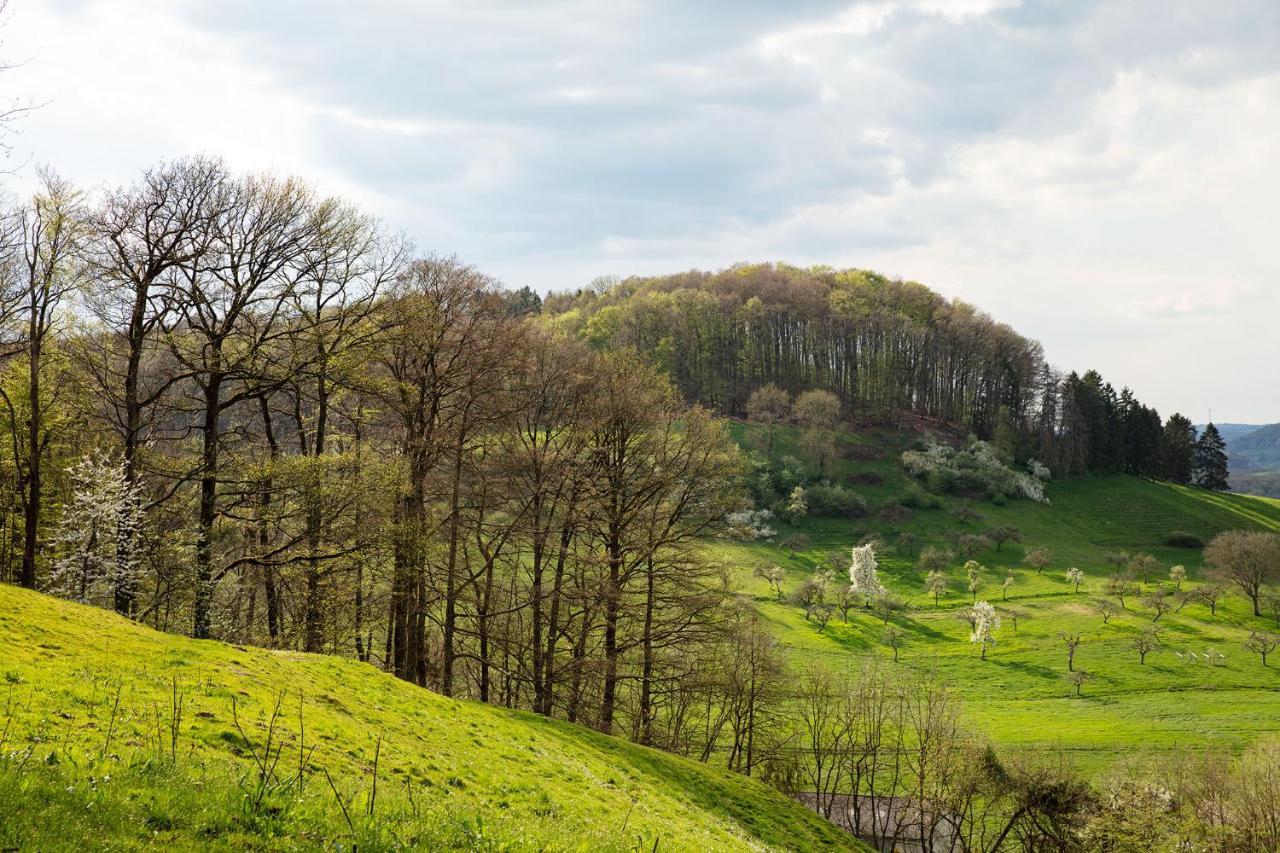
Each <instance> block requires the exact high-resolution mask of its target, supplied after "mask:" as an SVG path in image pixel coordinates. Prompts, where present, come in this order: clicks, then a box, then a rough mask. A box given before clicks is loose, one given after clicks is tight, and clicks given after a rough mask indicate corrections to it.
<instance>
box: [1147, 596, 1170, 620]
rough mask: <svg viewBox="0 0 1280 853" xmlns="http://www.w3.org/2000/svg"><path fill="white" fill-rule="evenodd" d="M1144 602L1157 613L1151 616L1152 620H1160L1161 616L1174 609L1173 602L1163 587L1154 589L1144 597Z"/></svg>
mask: <svg viewBox="0 0 1280 853" xmlns="http://www.w3.org/2000/svg"><path fill="white" fill-rule="evenodd" d="M1142 603H1143V604H1145V605H1146V606H1147V609H1148V610H1150V611H1151V612H1153V613H1154V614H1155V615H1154V616H1152V617H1151V621H1152V622H1159V621H1160V617H1161V616H1163V615H1165V614H1166V613H1168V612H1169V611H1170V610H1172V609H1173V604H1172V603H1171V602H1170V601H1169V597H1168V596H1167V595H1166V594H1165V591H1164V590H1163V589H1156V590H1153V591H1152V592H1151V594H1150V595H1147V596H1146V597H1144V598H1143V599H1142Z"/></svg>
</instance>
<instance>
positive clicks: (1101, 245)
mask: <svg viewBox="0 0 1280 853" xmlns="http://www.w3.org/2000/svg"><path fill="white" fill-rule="evenodd" d="M0 33H2V34H3V39H4V45H3V48H2V49H0V51H2V54H3V57H4V59H5V60H6V61H8V62H20V63H21V66H20V67H18V68H17V69H15V70H12V71H8V72H6V73H4V74H3V76H0V87H2V88H3V91H5V92H6V93H8V94H12V95H16V96H20V97H23V98H25V99H27V100H29V101H37V102H43V103H44V104H45V105H44V106H43V107H41V108H40V109H39V110H37V111H35V112H33V113H32V114H30V115H29V116H27V117H26V118H24V119H23V120H22V122H21V123H20V130H21V135H20V136H19V137H17V138H14V139H11V140H10V141H11V142H12V143H13V145H14V151H13V153H12V154H11V155H10V157H9V162H10V165H11V168H15V167H16V168H17V173H16V174H15V175H13V176H11V177H10V178H8V179H7V181H6V182H7V184H8V185H9V186H10V188H11V189H21V188H22V187H23V186H24V183H25V182H27V181H29V180H30V175H31V171H32V164H35V163H45V162H47V163H50V164H53V165H54V166H56V168H57V169H58V170H59V171H61V172H62V173H63V174H65V175H66V176H67V177H69V178H72V179H73V180H75V181H78V182H80V183H82V184H84V185H86V186H88V187H97V186H103V185H107V184H113V183H118V182H123V181H128V180H129V179H130V178H131V177H132V176H133V175H134V174H135V173H136V172H137V171H138V170H139V169H141V168H143V167H144V166H146V165H148V164H152V163H155V162H156V161H157V160H159V159H161V158H166V157H169V158H171V157H177V156H181V155H185V154H192V153H199V152H203V153H212V154H217V155H221V156H222V157H224V158H225V159H226V160H227V161H228V162H229V163H230V164H231V165H232V166H234V167H236V168H238V169H274V170H279V171H288V172H293V173H296V174H299V175H302V176H304V177H306V178H308V179H309V180H311V181H312V182H313V183H314V184H316V185H317V186H318V187H319V188H320V189H321V190H323V191H325V192H329V193H336V194H341V195H344V196H347V197H349V198H351V199H352V200H354V201H357V202H359V203H361V204H362V205H364V206H365V207H366V208H367V209H369V210H370V211H372V212H374V213H376V214H378V215H379V216H381V217H382V218H383V219H384V220H385V221H386V222H387V223H388V224H389V225H391V226H392V227H394V228H396V229H402V230H404V231H405V232H406V233H408V234H409V235H410V236H411V237H412V238H413V239H414V240H415V242H416V243H417V245H418V246H419V247H420V248H421V249H422V250H423V251H437V252H445V253H456V254H458V255H460V256H462V257H463V258H464V259H466V260H468V261H470V262H472V263H474V264H476V265H477V266H479V267H480V268H482V269H484V270H485V271H487V272H490V273H492V274H495V275H497V276H499V277H500V278H502V279H503V280H504V281H505V282H506V283H507V284H508V285H510V286H520V285H525V284H528V285H530V286H532V287H534V288H537V289H539V290H547V289H564V288H571V287H577V286H579V285H582V284H585V283H587V282H589V281H590V280H591V279H592V278H594V277H596V276H599V275H627V274H632V273H662V272H674V271H679V270H682V269H688V268H690V267H700V268H712V269H716V268H720V267H724V266H726V265H729V264H731V263H733V262H736V261H744V260H749V261H765V260H785V261H789V262H791V263H796V264H811V263H824V264H831V265H836V266H858V267H867V268H872V269H876V270H879V271H881V272H884V273H887V274H890V275H895V276H901V277H903V278H908V279H914V280H917V281H921V282H924V283H926V284H928V285H929V286H931V287H933V288H934V289H936V290H939V291H941V292H942V293H944V294H946V295H948V296H953V297H958V298H961V299H964V300H966V301H969V302H973V303H975V304H977V305H978V306H980V307H981V308H983V309H984V310H986V311H988V312H989V313H991V314H992V315H994V316H995V317H997V318H998V319H1001V320H1004V321H1007V322H1009V323H1010V324H1011V325H1013V326H1014V327H1015V328H1016V329H1017V330H1018V331H1020V332H1022V333H1023V334H1025V335H1028V336H1030V337H1034V338H1037V339H1039V340H1041V341H1042V342H1043V343H1044V345H1045V348H1046V350H1047V352H1048V354H1049V357H1050V360H1051V361H1052V362H1053V363H1054V364H1056V365H1059V366H1061V367H1066V368H1075V369H1080V370H1084V369H1087V368H1090V367H1093V368H1097V369H1098V370H1100V371H1101V372H1102V373H1103V375H1104V376H1106V377H1107V378H1108V379H1109V380H1111V381H1112V382H1113V383H1114V384H1115V385H1116V386H1117V387H1119V386H1121V385H1129V386H1131V387H1132V388H1133V389H1134V390H1135V391H1136V392H1137V394H1138V395H1139V397H1140V398H1141V399H1143V400H1144V401H1146V402H1148V403H1150V404H1153V405H1155V406H1157V407H1158V408H1159V409H1160V410H1161V412H1162V413H1164V414H1168V413H1169V412H1171V411H1173V410H1175V409H1178V410H1181V411H1183V412H1185V413H1186V414H1187V415H1188V416H1190V417H1191V418H1192V419H1193V420H1195V421H1203V420H1204V419H1205V418H1206V417H1208V414H1209V409H1210V408H1211V407H1212V410H1213V413H1214V416H1215V418H1216V419H1217V420H1219V421H1249V422H1269V421H1276V420H1280V201H1278V200H1280V0H1096V2H1093V0H1025V2H1018V0H865V2H848V0H845V2H832V3H828V2H821V0H799V2H795V1H794V0H793V2H772V0H770V1H769V2H766V1H765V0H714V1H713V2H688V0H684V2H675V0H673V1H672V2H631V0H610V2H604V1H603V0H602V1H601V2H566V3H552V2H533V3H529V2H521V3H516V2H512V3H509V4H507V3H491V2H483V0H467V2H451V3H429V2H408V0H403V2H390V0H365V2H358V3H355V2H349V0H348V1H347V2H341V0H336V1H335V2H331V1H330V0H305V2H304V0H297V2H270V1H269V0H219V2H182V0H9V10H8V12H7V23H6V24H5V26H4V28H3V30H0Z"/></svg>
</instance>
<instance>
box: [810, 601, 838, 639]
mask: <svg viewBox="0 0 1280 853" xmlns="http://www.w3.org/2000/svg"><path fill="white" fill-rule="evenodd" d="M834 612H835V605H833V604H827V603H825V602H823V603H819V604H818V605H816V606H815V607H814V608H813V615H814V618H815V619H816V621H817V623H818V633H819V634H821V633H822V632H823V631H825V630H827V623H828V622H830V621H831V615H832V614H833V613H834Z"/></svg>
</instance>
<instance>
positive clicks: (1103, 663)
mask: <svg viewBox="0 0 1280 853" xmlns="http://www.w3.org/2000/svg"><path fill="white" fill-rule="evenodd" d="M736 430H737V434H738V437H739V438H740V439H745V438H746V436H744V430H743V428H742V427H741V426H738V427H736ZM751 438H753V439H756V440H757V441H758V437H756V436H751ZM794 438H795V437H794V435H790V434H784V435H782V436H781V437H780V439H779V445H780V446H779V452H787V451H788V450H789V449H790V448H791V446H792V444H791V443H792V442H793V441H794ZM847 440H848V441H849V442H850V443H851V446H850V447H849V448H848V452H847V453H846V458H844V459H843V460H842V461H841V462H839V463H838V464H837V467H836V469H835V479H837V480H841V479H844V478H845V477H848V476H850V475H856V474H866V473H875V474H878V475H880V476H881V477H882V478H883V479H884V482H883V483H882V484H880V485H875V486H866V485H855V486H853V488H855V489H857V490H858V491H859V492H860V493H862V494H864V495H866V496H867V498H868V501H869V503H870V504H871V506H872V509H873V510H874V509H876V508H878V507H880V506H881V505H883V504H884V503H886V502H889V501H891V500H892V499H893V498H894V497H895V496H897V495H899V494H900V493H901V492H902V490H903V488H904V486H905V485H906V481H905V479H904V477H903V474H902V473H901V471H900V469H899V467H898V465H897V462H896V460H897V457H898V454H899V452H900V451H901V449H902V447H903V446H904V442H905V439H904V438H903V437H902V436H900V435H895V434H893V433H887V432H885V433H869V434H866V435H860V436H856V437H847ZM1049 497H1050V500H1051V503H1050V504H1049V505H1039V504H1032V503H1029V502H1026V501H1013V502H1010V503H1009V504H1007V505H1006V506H1003V507H1000V506H995V505H992V504H989V503H986V502H977V503H975V504H973V508H974V509H975V510H977V511H978V512H979V513H980V514H981V515H982V516H983V519H982V520H981V521H978V522H971V523H969V524H967V525H965V524H961V523H959V522H958V521H956V520H955V519H954V518H953V517H952V516H951V515H950V513H949V512H947V511H946V510H947V509H948V508H952V507H954V506H955V505H957V504H958V503H960V501H958V500H955V499H948V501H947V507H945V508H944V509H942V510H923V511H917V512H915V514H914V516H913V517H912V518H911V519H910V520H908V521H906V522H902V523H898V524H888V523H884V522H881V521H878V520H876V519H875V518H874V517H872V518H868V519H858V520H846V521H840V520H826V519H808V520H806V521H805V522H804V523H802V524H801V525H800V527H799V528H787V527H785V526H783V529H781V530H780V532H779V535H778V536H777V537H776V538H775V543H776V542H779V541H781V540H783V539H785V538H786V537H787V536H788V535H790V534H791V533H792V532H795V531H796V530H799V531H800V532H803V533H804V534H805V535H807V536H808V537H809V538H810V540H811V547H809V548H808V549H806V550H804V551H801V552H799V553H797V554H791V553H788V552H786V551H784V550H783V549H782V548H780V547H779V546H778V545H777V544H773V543H768V544H750V545H743V544H736V543H716V544H715V545H713V546H710V547H711V548H712V550H713V551H714V552H715V553H717V555H718V556H720V557H722V558H723V559H725V560H726V561H727V562H729V563H730V564H731V565H732V566H734V567H735V568H736V571H737V577H738V583H739V585H740V586H741V588H743V589H744V590H745V591H747V592H748V593H750V594H751V595H752V596H754V598H755V599H756V601H757V606H758V607H759V609H760V611H761V613H762V614H763V615H764V616H765V617H766V618H767V619H769V620H770V621H771V623H772V624H773V626H774V627H775V629H776V633H777V636H778V637H779V638H780V639H781V640H782V641H783V642H784V643H785V644H786V645H787V646H788V647H789V648H790V649H791V652H792V656H793V658H794V659H795V660H796V661H798V662H805V661H809V660H815V659H820V660H823V661H825V662H827V663H829V664H834V665H837V666H838V665H843V664H847V663H849V662H851V661H855V660H857V659H858V658H859V657H860V656H863V655H866V654H868V653H870V654H874V655H877V656H880V657H881V658H882V659H884V658H888V657H889V656H890V655H891V652H890V651H889V650H888V649H887V648H884V647H882V646H880V645H879V640H880V637H881V634H882V632H883V625H882V624H881V622H880V620H879V619H877V618H875V617H874V616H872V615H870V614H866V613H862V614H859V615H856V616H851V619H850V622H849V623H848V624H844V623H842V622H841V621H840V619H839V616H838V615H837V617H836V619H835V620H833V621H832V622H831V623H830V624H829V625H828V627H827V628H826V630H825V631H824V632H821V633H819V630H818V626H817V625H816V624H815V623H810V622H806V621H805V619H804V615H803V611H801V610H800V609H799V608H797V607H795V606H792V605H788V604H782V603H778V602H776V601H774V600H773V598H772V595H771V593H770V592H769V589H768V587H767V584H765V582H764V581H762V580H760V579H757V578H754V577H752V575H751V568H752V567H753V566H755V565H757V564H759V563H761V562H771V563H777V564H779V565H781V566H783V567H784V568H786V569H787V571H788V580H789V584H790V585H791V586H794V585H795V584H797V583H799V582H800V581H801V580H802V579H803V578H804V577H805V576H806V575H807V574H808V573H809V572H811V571H813V570H814V568H815V567H819V566H823V565H825V559H824V558H825V556H826V555H827V554H828V553H830V552H832V551H840V552H843V553H842V559H845V555H847V548H848V546H850V545H851V544H854V543H856V542H857V540H858V538H860V537H861V536H862V535H863V534H864V533H867V532H871V531H875V532H878V533H881V534H882V535H884V536H885V537H886V538H887V539H889V541H890V542H891V543H892V541H893V539H894V538H895V537H896V535H897V533H899V532H902V531H904V530H910V531H912V532H915V533H916V534H918V535H919V536H920V537H921V538H922V540H924V542H925V544H933V545H938V546H942V545H943V544H944V540H943V539H942V533H943V531H944V530H946V529H960V530H971V531H972V532H980V531H981V530H982V529H984V528H986V527H992V526H996V525H1010V526H1014V527H1017V528H1018V529H1019V530H1020V531H1021V532H1022V538H1023V544H1021V545H1020V544H1017V543H1009V544H1006V545H1005V546H1004V548H1003V549H1002V550H1000V551H998V552H997V551H996V550H994V549H993V550H991V551H989V552H988V553H986V554H982V555H979V557H978V560H979V561H980V562H982V563H983V564H984V565H985V566H987V567H988V571H987V572H986V574H985V576H984V580H985V583H986V588H985V590H984V591H983V592H982V593H980V597H982V598H986V599H988V600H990V601H992V602H993V603H994V604H996V605H997V607H998V608H1002V609H1009V608H1013V609H1016V610H1017V611H1018V612H1019V613H1020V614H1021V615H1020V616H1019V619H1018V625H1017V630H1016V632H1015V631H1014V628H1013V625H1012V623H1011V621H1010V620H1009V619H1008V618H1007V617H1006V618H1005V620H1004V625H1003V627H1002V628H1001V630H1000V631H999V634H998V640H999V644H998V646H997V647H996V648H995V649H993V650H992V651H991V652H990V653H989V654H988V660H987V661H985V662H984V661H981V660H979V658H978V654H977V650H976V648H975V647H974V646H972V645H971V644H970V643H969V642H968V625H967V623H965V622H964V621H963V620H962V619H961V618H959V613H960V611H961V610H962V609H963V608H964V607H965V606H966V605H967V604H968V603H969V601H970V596H969V593H968V590H967V587H966V584H967V580H966V578H965V577H964V573H963V571H962V570H961V568H960V567H959V565H958V564H957V565H954V566H952V568H951V569H950V574H951V578H952V589H951V592H950V594H949V595H947V596H945V597H943V599H942V600H941V603H940V606H937V607H935V606H934V603H933V600H932V598H931V597H930V596H928V595H926V594H925V593H924V591H923V581H924V578H923V577H922V576H921V574H920V573H919V572H918V571H917V570H916V568H915V561H914V559H912V558H910V557H906V556H902V555H898V554H896V553H891V554H890V555H888V556H887V557H886V558H885V559H884V560H883V565H882V568H881V578H882V580H883V581H884V582H885V584H886V585H887V586H888V587H889V588H890V589H892V590H893V591H894V592H895V593H897V594H898V595H900V596H902V597H903V598H905V599H906V600H907V601H908V602H909V604H910V610H909V611H908V612H907V613H905V614H904V615H903V616H901V617H900V618H897V619H895V620H894V621H895V623H896V624H897V625H898V626H899V627H900V628H901V629H902V630H904V631H905V632H906V634H907V638H906V644H905V646H904V647H903V649H902V652H901V657H902V664H901V665H902V666H905V667H913V668H919V669H930V670H933V671H935V672H937V673H939V674H940V675H941V676H942V677H944V678H945V679H946V680H947V682H948V683H950V684H952V685H954V686H955V688H956V689H957V691H958V693H959V694H960V695H961V696H962V697H963V698H964V699H965V703H966V707H967V708H968V711H969V714H970V716H971V717H972V719H973V720H974V722H975V723H977V724H978V725H980V726H981V727H982V728H983V729H984V730H986V731H987V732H988V733H989V734H990V735H991V736H992V738H993V739H994V740H995V741H996V742H997V743H998V744H1001V745H1004V746H1006V747H1015V748H1018V747H1037V748H1038V747H1051V748H1064V749H1067V750H1070V751H1072V752H1073V753H1075V755H1076V756H1077V758H1078V759H1079V761H1080V763H1081V765H1082V766H1083V767H1085V768H1086V769H1088V770H1092V771H1100V770H1102V769H1104V768H1105V767H1106V766H1107V765H1108V764H1110V763H1111V762H1112V761H1113V760H1114V759H1116V758H1117V757H1119V756H1122V755H1128V754H1132V753H1134V752H1139V751H1160V750H1167V749H1171V748H1174V747H1181V746H1186V745H1200V744H1211V743H1222V744H1227V745H1232V746H1238V745H1240V744H1242V743H1244V742H1246V741H1248V740H1250V739H1252V738H1253V737H1256V736H1257V734H1259V733H1260V732H1262V731H1274V730H1277V729H1280V659H1277V660H1275V661H1273V666H1272V667H1270V668H1264V667H1263V666H1262V665H1261V663H1260V661H1259V659H1258V657H1257V656H1256V655H1253V654H1251V653H1249V652H1247V651H1246V650H1244V649H1243V648H1242V646H1241V643H1242V641H1243V640H1244V638H1245V637H1246V636H1247V635H1248V633H1249V630H1250V629H1252V628H1263V629H1270V630H1276V626H1275V623H1274V622H1273V621H1271V620H1270V619H1255V618H1254V617H1253V616H1251V615H1250V611H1249V608H1248V603H1247V601H1245V599H1244V598H1242V597H1240V596H1239V595H1236V594H1231V595H1229V596H1228V597H1226V598H1225V599H1224V600H1223V602H1222V603H1221V604H1220V605H1219V608H1218V615H1217V616H1216V617H1210V615H1209V612H1208V608H1207V607H1204V606H1202V605H1199V604H1192V605H1189V606H1187V607H1186V608H1185V609H1184V610H1183V611H1182V612H1181V613H1178V614H1173V613H1170V614H1167V615H1165V616H1164V617H1163V618H1161V619H1160V622H1159V625H1160V626H1162V628H1163V630H1164V641H1165V644H1166V647H1165V648H1164V649H1162V650H1160V651H1157V652H1155V653H1153V654H1151V655H1150V656H1149V657H1148V659H1147V665H1146V666H1139V664H1138V659H1137V654H1136V652H1134V651H1133V649H1132V648H1131V647H1130V643H1131V642H1132V639H1133V637H1134V636H1135V634H1137V633H1138V632H1139V631H1140V630H1141V629H1142V628H1143V627H1145V626H1146V625H1149V624H1151V622H1150V619H1151V614H1150V613H1148V612H1147V611H1146V610H1145V608H1144V607H1143V606H1142V604H1141V602H1140V600H1139V597H1137V596H1135V597H1133V598H1129V599H1126V600H1127V603H1128V610H1127V611H1126V612H1123V613H1121V614H1120V615H1118V616H1116V617H1114V618H1112V619H1111V622H1110V624H1109V625H1104V624H1103V622H1102V619H1101V618H1100V617H1099V616H1098V615H1096V613H1095V612H1094V610H1093V608H1092V603H1093V602H1094V601H1095V600H1096V599H1097V598H1098V597H1100V596H1101V594H1102V584H1103V579H1104V578H1105V577H1106V576H1107V575H1109V574H1110V573H1111V571H1112V569H1111V568H1110V567H1109V566H1107V565H1106V564H1105V563H1104V562H1103V558H1104V556H1105V555H1106V553H1107V552H1110V551H1114V550H1119V549H1128V550H1130V551H1138V550H1141V551H1147V552H1149V553H1152V554H1154V555H1155V556H1157V557H1158V558H1159V559H1160V560H1161V562H1162V563H1163V564H1164V566H1165V567H1168V566H1170V565H1173V564H1175V563H1181V564H1184V565H1185V566H1186V567H1187V569H1188V574H1189V576H1190V578H1191V579H1192V580H1191V585H1194V584H1195V583H1197V582H1198V579H1199V578H1200V577H1201V575H1202V568H1201V558H1200V551H1199V550H1197V549H1191V550H1187V549H1173V548H1166V547H1163V546H1162V544H1161V542H1162V540H1163V538H1164V536H1165V535H1166V534H1167V533H1169V532H1170V531H1172V530H1176V529H1181V530H1187V531H1189V532H1191V533H1194V534H1197V535H1199V536H1201V537H1203V538H1205V539H1208V538H1209V537H1211V536H1212V535H1213V534H1214V533H1217V532H1218V531H1220V530H1224V529H1229V528H1235V527H1257V528H1263V529H1271V530H1278V531H1280V502H1278V501H1274V500H1267V499H1264V498H1256V497H1250V496H1245V495H1234V494H1213V493H1207V492H1204V491H1202V490H1198V489H1190V488H1185V487H1180V486H1174V485H1170V484H1165V483H1153V482H1149V481H1146V480H1141V479H1138V478H1135V477H1127V476H1119V475H1117V476H1107V477H1094V478H1088V479H1083V480H1078V481H1072V482H1064V483H1054V484H1052V485H1051V487H1050V489H1049ZM1031 546H1043V547H1047V548H1049V549H1050V550H1051V551H1052V553H1053V555H1054V565H1053V567H1052V568H1050V569H1048V570H1046V571H1045V573H1044V575H1042V576H1041V575H1037V574H1036V573H1035V571H1034V570H1033V569H1029V568H1027V567H1025V566H1023V565H1022V562H1021V561H1022V556H1023V553H1024V548H1026V547H1031ZM846 562H847V560H846ZM1071 566H1078V567H1079V568H1080V569H1082V570H1083V571H1084V572H1085V573H1086V575H1087V576H1088V580H1087V581H1086V582H1085V584H1084V585H1083V587H1082V588H1081V591H1080V593H1079V594H1076V593H1074V592H1073V591H1072V587H1071V585H1070V584H1068V583H1067V582H1066V581H1065V579H1064V577H1063V575H1064V572H1065V570H1066V569H1067V568H1068V567H1071ZM1008 569H1012V571H1013V573H1014V574H1015V576H1016V578H1017V581H1016V584H1015V586H1014V587H1013V589H1012V590H1011V592H1010V595H1009V600H1008V601H1007V602H1002V601H1001V600H1000V599H1001V589H1000V585H1001V582H1002V581H1003V579H1004V576H1005V574H1006V570H1008ZM1160 580H1162V581H1167V578H1160ZM1062 631H1069V632H1073V633H1080V634H1082V635H1083V644H1082V645H1081V646H1080V648H1079V649H1078V650H1077V654H1076V666H1077V668H1079V669H1084V670H1086V671H1087V672H1089V673H1090V674H1091V675H1093V676H1094V679H1093V680H1092V681H1090V682H1089V683H1087V684H1086V685H1085V688H1084V693H1085V695H1084V697H1083V698H1076V697H1075V695H1074V692H1075V689H1074V687H1073V686H1072V685H1070V684H1069V683H1068V682H1067V681H1066V680H1065V675H1066V672H1067V670H1066V654H1065V647H1064V645H1063V643H1062V641H1061V639H1060V638H1059V633H1060V632H1062ZM1211 647H1212V648H1214V649H1216V650H1218V651H1219V652H1221V653H1222V654H1224V655H1225V656H1226V663H1225V665H1223V666H1216V667H1209V666H1205V665H1203V664H1201V665H1187V664H1180V663H1179V662H1178V660H1177V658H1176V656H1175V655H1174V651H1175V650H1176V651H1184V652H1185V651H1195V652H1203V651H1204V650H1205V649H1207V648H1211ZM1278 658H1280V656H1278Z"/></svg>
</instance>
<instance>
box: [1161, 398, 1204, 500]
mask: <svg viewBox="0 0 1280 853" xmlns="http://www.w3.org/2000/svg"><path fill="white" fill-rule="evenodd" d="M1195 450H1196V428H1195V427H1194V426H1192V425H1191V421H1190V420H1188V419H1187V418H1185V417H1183V416H1182V415H1179V414H1173V415H1170V416H1169V420H1167V421H1165V424H1164V436H1163V438H1162V439H1161V442H1160V457H1161V469H1162V471H1161V473H1162V474H1163V476H1164V479H1166V480H1168V481H1170V482H1173V483H1182V484H1184V485H1189V484H1190V483H1191V476H1192V474H1194V473H1195V462H1196V458H1195V457H1196V453H1195Z"/></svg>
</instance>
